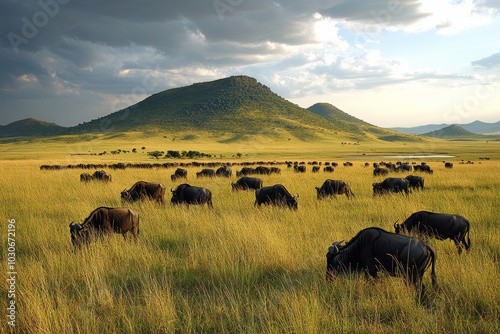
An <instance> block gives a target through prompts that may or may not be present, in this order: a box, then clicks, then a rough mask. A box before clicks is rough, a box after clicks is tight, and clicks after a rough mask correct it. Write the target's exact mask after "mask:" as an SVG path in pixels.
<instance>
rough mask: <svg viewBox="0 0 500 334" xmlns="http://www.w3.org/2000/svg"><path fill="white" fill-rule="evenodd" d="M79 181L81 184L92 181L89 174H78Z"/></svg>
mask: <svg viewBox="0 0 500 334" xmlns="http://www.w3.org/2000/svg"><path fill="white" fill-rule="evenodd" d="M80 181H81V182H90V181H92V175H90V174H89V173H81V174H80Z"/></svg>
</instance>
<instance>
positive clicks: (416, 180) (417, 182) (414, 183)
mask: <svg viewBox="0 0 500 334" xmlns="http://www.w3.org/2000/svg"><path fill="white" fill-rule="evenodd" d="M405 179H406V180H408V181H409V182H410V188H413V189H417V190H418V189H420V190H424V178H423V177H421V176H415V175H408V176H407V177H405Z"/></svg>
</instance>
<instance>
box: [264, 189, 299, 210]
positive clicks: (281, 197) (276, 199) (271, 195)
mask: <svg viewBox="0 0 500 334" xmlns="http://www.w3.org/2000/svg"><path fill="white" fill-rule="evenodd" d="M298 198H299V195H298V194H297V195H296V196H292V195H291V194H290V193H289V192H288V190H286V188H285V187H284V186H283V185H282V184H275V185H273V186H267V187H262V188H260V189H257V190H255V203H254V205H258V206H260V205H261V204H272V205H277V206H285V205H286V206H288V208H289V209H293V210H297V209H298V205H297V199H298Z"/></svg>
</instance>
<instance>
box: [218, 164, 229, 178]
mask: <svg viewBox="0 0 500 334" xmlns="http://www.w3.org/2000/svg"><path fill="white" fill-rule="evenodd" d="M232 175H233V171H232V170H231V167H229V166H222V167H219V168H218V169H217V171H216V172H215V176H217V177H228V178H230V177H231V176H232Z"/></svg>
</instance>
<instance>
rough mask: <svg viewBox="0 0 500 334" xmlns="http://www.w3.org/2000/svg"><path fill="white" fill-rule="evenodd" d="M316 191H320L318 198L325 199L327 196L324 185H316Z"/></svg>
mask: <svg viewBox="0 0 500 334" xmlns="http://www.w3.org/2000/svg"><path fill="white" fill-rule="evenodd" d="M316 192H317V193H318V194H317V195H318V199H323V198H324V197H325V196H326V191H325V190H324V189H323V188H322V187H318V186H316Z"/></svg>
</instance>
